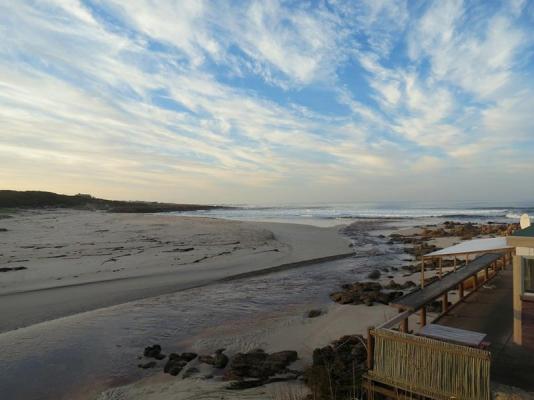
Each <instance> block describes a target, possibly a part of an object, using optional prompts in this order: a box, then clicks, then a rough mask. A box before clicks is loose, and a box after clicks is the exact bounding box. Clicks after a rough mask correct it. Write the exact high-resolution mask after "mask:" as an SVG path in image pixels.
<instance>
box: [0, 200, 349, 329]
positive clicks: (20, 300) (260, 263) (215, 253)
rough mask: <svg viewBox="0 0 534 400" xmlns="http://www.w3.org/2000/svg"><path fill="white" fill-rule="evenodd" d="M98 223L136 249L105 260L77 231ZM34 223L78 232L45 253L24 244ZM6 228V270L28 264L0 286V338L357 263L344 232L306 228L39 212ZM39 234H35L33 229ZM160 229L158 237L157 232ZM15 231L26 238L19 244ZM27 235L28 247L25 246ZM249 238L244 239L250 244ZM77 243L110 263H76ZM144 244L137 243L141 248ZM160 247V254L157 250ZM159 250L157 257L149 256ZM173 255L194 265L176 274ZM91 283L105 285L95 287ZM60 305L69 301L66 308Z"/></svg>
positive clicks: (87, 259)
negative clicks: (350, 260) (164, 299)
mask: <svg viewBox="0 0 534 400" xmlns="http://www.w3.org/2000/svg"><path fill="white" fill-rule="evenodd" d="M96 217H99V218H100V220H99V221H98V222H97V223H96V224H95V223H94V222H92V226H91V230H92V231H94V232H97V233H99V232H102V231H115V230H116V231H119V233H120V232H121V228H123V227H124V226H125V225H126V226H127V227H129V226H131V225H135V238H136V239H137V242H136V243H135V245H131V242H132V241H133V239H132V237H131V236H133V235H129V236H128V235H120V234H119V237H117V235H115V236H114V237H113V246H112V248H113V249H118V250H117V251H116V253H118V255H113V254H112V255H111V256H110V254H109V253H112V252H113V251H112V250H108V249H109V248H110V246H109V244H108V243H107V242H101V243H98V241H97V240H98V239H97V238H98V234H93V236H87V232H86V231H85V230H84V229H81V232H78V231H76V229H77V228H76V224H80V222H81V223H82V224H83V223H87V222H84V220H87V219H92V218H96ZM35 219H37V220H39V219H40V220H43V219H45V220H46V221H49V220H50V219H52V220H54V221H57V223H58V224H60V225H61V226H62V229H64V230H70V231H71V232H72V231H74V233H73V237H66V236H65V235H64V234H61V232H59V233H58V234H57V235H56V236H57V237H56V238H53V237H52V238H50V237H49V238H47V241H48V243H47V244H46V246H42V245H35V243H39V240H42V239H41V238H42V237H43V236H44V235H43V234H42V232H41V231H42V229H41V231H39V230H36V231H37V232H34V233H33V235H34V236H35V237H34V238H33V239H32V237H31V235H30V237H28V233H27V231H28V226H30V227H31V226H32V221H33V220H35ZM65 220H66V222H65ZM80 220H81V221H80ZM6 221H7V223H6V224H5V226H7V228H8V229H9V230H8V233H10V232H15V234H14V235H13V236H14V238H13V243H12V244H11V248H9V244H8V246H6V253H7V254H9V251H11V254H10V255H9V257H10V258H7V254H6V255H5V256H4V262H6V259H7V263H8V264H6V265H10V262H11V263H13V262H16V261H18V260H17V258H19V259H21V260H22V262H17V264H16V265H24V266H25V268H26V266H27V268H28V269H26V270H23V271H15V272H8V273H3V274H0V284H2V282H3V284H2V285H1V287H2V288H1V289H0V299H2V301H1V302H0V313H1V314H2V316H3V318H2V321H1V322H0V332H8V331H10V330H12V329H17V328H21V327H25V326H30V325H32V324H34V323H39V322H44V321H48V320H51V319H54V318H61V317H65V316H68V315H72V314H76V313H78V312H85V311H91V310H95V309H98V308H102V307H109V306H113V305H116V304H120V303H124V302H129V301H134V300H138V299H142V298H146V297H152V296H157V295H161V294H165V293H171V292H175V291H179V290H186V289H190V288H194V287H199V286H205V285H209V284H213V283H217V282H221V281H222V282H224V281H228V280H235V279H241V278H245V277H252V276H257V275H259V274H268V273H273V272H277V271H282V270H285V269H290V268H297V267H303V266H307V265H311V264H316V263H321V262H325V261H329V260H334V259H339V258H342V257H349V256H351V255H352V254H353V250H352V249H351V248H350V247H349V240H348V239H347V238H346V237H344V236H343V235H342V234H340V233H339V229H340V227H339V226H337V227H333V228H318V227H313V226H309V225H300V224H281V223H268V222H266V223H258V222H235V221H227V220H216V219H212V218H197V217H181V216H163V217H162V216H159V215H150V216H147V215H142V216H139V215H138V214H134V215H127V216H124V215H113V214H102V213H99V212H80V211H68V212H65V211H64V210H62V211H60V212H57V211H47V212H43V211H42V210H39V211H38V212H35V213H33V215H32V213H30V215H29V216H27V213H24V214H23V218H20V219H19V220H17V216H15V217H13V218H10V219H9V220H6ZM46 224H49V222H46ZM34 225H37V226H38V227H39V225H38V224H37V223H35V224H34ZM73 225H74V226H73ZM46 226H48V225H46ZM154 226H156V227H157V228H156V229H154ZM17 229H18V230H19V232H20V234H18V235H17V233H19V232H17ZM176 231H180V232H179V238H178V239H179V240H178V239H174V240H171V239H170V238H173V237H174V236H176V235H177V232H176ZM214 232H215V233H214ZM243 232H244V233H243ZM45 233H46V231H45ZM156 234H157V235H156ZM22 235H24V238H25V240H26V242H21V240H22V239H21V236H22ZM76 235H78V236H76ZM245 235H247V237H244V236H245ZM6 236H7V235H6V234H5V233H4V234H3V236H2V237H0V240H1V239H4V240H5V238H6ZM80 236H81V237H82V238H83V240H85V241H89V242H90V243H92V244H93V246H92V248H91V251H92V252H93V253H97V254H98V252H99V251H100V250H99V249H103V250H102V251H100V253H105V254H100V255H97V256H94V255H93V254H91V255H80V253H82V251H84V247H83V244H79V243H81V239H80ZM140 236H141V239H138V238H139V237H140ZM145 237H148V238H149V239H150V240H149V241H148V243H149V244H148V245H147V244H146V242H143V241H142V240H143V239H144V238H145ZM54 239H55V241H54ZM78 239H80V240H78ZM77 240H78V241H77ZM217 241H218V242H220V243H223V244H222V245H221V246H219V247H216V246H213V245H212V244H213V243H214V242H217ZM226 242H228V243H229V245H227V244H226ZM4 243H5V242H4ZM139 243H140V244H139ZM154 243H156V245H157V246H153V244H154ZM184 243H187V244H184ZM205 243H207V244H205ZM127 246H130V248H132V247H134V246H135V249H136V250H137V251H138V252H139V253H140V254H139V255H138V256H136V255H130V254H128V257H125V258H127V259H128V264H127V266H125V267H124V269H123V270H121V269H120V268H118V267H119V266H118V265H117V264H119V263H120V261H121V260H122V259H119V256H121V255H122V254H121V252H123V253H124V252H130V253H131V252H132V250H130V249H127ZM153 247H155V248H156V250H153ZM214 247H215V248H214ZM28 248H29V250H30V251H32V250H33V249H34V248H45V250H46V251H47V253H46V259H47V260H54V262H53V263H50V262H49V263H48V264H47V265H44V266H43V265H42V263H43V261H42V260H43V258H42V257H38V256H35V255H34V257H33V259H32V258H30V257H29V256H28V254H30V252H28V251H27V250H26V249H28ZM65 249H68V250H65ZM182 249H185V250H189V249H194V250H191V251H185V252H184V253H183V254H185V255H186V256H182V252H180V250H182ZM197 249H198V251H197ZM177 250H178V251H177ZM58 253H59V254H58ZM146 253H149V254H148V255H146ZM176 254H180V257H188V258H186V259H185V261H184V263H183V264H180V265H173V264H176ZM75 257H77V258H75ZM110 257H111V259H113V260H114V262H113V263H109V264H108V265H111V264H113V266H112V267H109V268H108V269H107V270H106V271H103V272H101V270H102V269H104V268H103V267H102V265H105V262H106V260H108V259H110ZM13 260H14V261H13ZM72 260H75V261H72ZM102 260H103V261H102ZM71 262H72V263H77V265H78V267H77V268H78V270H82V271H83V272H84V273H86V274H87V271H88V270H90V269H92V270H94V271H95V272H94V273H92V274H91V275H88V276H85V277H82V273H78V274H76V275H74V276H73V277H72V276H69V273H70V271H69V268H70V266H71V265H69V263H71ZM132 263H133V264H132ZM123 264H124V263H123ZM11 265H12V264H11ZM63 265H64V267H62V266H63ZM147 266H149V267H147ZM32 269H35V275H36V276H37V278H35V279H32V275H31V270H32ZM41 271H44V272H41ZM17 274H19V275H22V274H24V276H25V278H24V279H22V280H20V281H16V280H14V277H16V276H17ZM38 274H40V275H38ZM117 275H118V276H117ZM114 276H115V277H114ZM95 277H99V278H100V279H99V280H94V278H95ZM9 279H11V282H10V281H9ZM6 280H7V282H6ZM63 299H70V301H69V302H64V301H62V300H63Z"/></svg>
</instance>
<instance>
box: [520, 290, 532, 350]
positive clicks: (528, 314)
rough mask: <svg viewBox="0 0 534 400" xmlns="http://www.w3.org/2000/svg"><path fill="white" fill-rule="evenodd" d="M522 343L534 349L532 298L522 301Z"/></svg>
mask: <svg viewBox="0 0 534 400" xmlns="http://www.w3.org/2000/svg"><path fill="white" fill-rule="evenodd" d="M521 326H522V332H521V337H522V345H523V346H524V347H526V348H528V349H530V350H534V299H532V300H527V301H525V300H524V301H523V302H522V316H521Z"/></svg>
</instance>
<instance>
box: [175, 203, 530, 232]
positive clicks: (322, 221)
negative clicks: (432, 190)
mask: <svg viewBox="0 0 534 400" xmlns="http://www.w3.org/2000/svg"><path fill="white" fill-rule="evenodd" d="M227 206H228V207H232V208H221V209H213V210H202V211H195V212H186V213H175V214H180V215H188V216H195V217H211V218H223V219H232V220H241V221H270V222H293V223H304V224H310V225H317V226H332V225H338V224H347V223H350V222H352V221H356V220H361V219H414V218H437V219H449V220H455V221H460V222H462V221H473V222H489V221H494V222H507V223H510V222H518V221H519V217H520V216H521V214H523V213H527V214H533V213H534V204H533V203H531V204H509V205H503V204H498V203H490V202H476V203H475V202H464V203H453V204H451V203H447V204H445V203H443V204H440V203H423V202H374V203H331V204H325V203H323V204H301V205H298V204H282V205H243V204H228V205H227Z"/></svg>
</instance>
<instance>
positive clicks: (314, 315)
mask: <svg viewBox="0 0 534 400" xmlns="http://www.w3.org/2000/svg"><path fill="white" fill-rule="evenodd" d="M322 314H323V311H322V310H310V311H308V318H317V317H319V316H321V315H322Z"/></svg>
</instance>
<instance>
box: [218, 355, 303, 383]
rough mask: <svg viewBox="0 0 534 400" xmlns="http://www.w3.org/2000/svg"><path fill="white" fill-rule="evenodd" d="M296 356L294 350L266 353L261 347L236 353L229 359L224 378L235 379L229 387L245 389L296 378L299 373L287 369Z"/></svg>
mask: <svg viewBox="0 0 534 400" xmlns="http://www.w3.org/2000/svg"><path fill="white" fill-rule="evenodd" d="M297 358H298V354H297V352H296V351H292V350H286V351H279V352H276V353H271V354H268V353H266V352H265V351H263V350H262V349H255V350H252V351H249V352H248V353H237V354H236V355H235V356H233V357H232V360H231V361H230V365H229V369H228V371H227V372H226V374H225V378H226V379H228V380H231V381H235V382H233V383H232V384H230V386H229V389H245V388H250V387H256V386H261V385H264V384H266V383H271V382H275V381H281V380H292V379H296V378H297V377H298V376H299V375H300V373H299V372H298V371H292V370H289V369H288V366H289V365H290V364H291V363H293V362H295V361H296V360H297Z"/></svg>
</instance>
